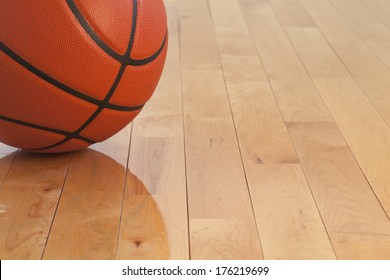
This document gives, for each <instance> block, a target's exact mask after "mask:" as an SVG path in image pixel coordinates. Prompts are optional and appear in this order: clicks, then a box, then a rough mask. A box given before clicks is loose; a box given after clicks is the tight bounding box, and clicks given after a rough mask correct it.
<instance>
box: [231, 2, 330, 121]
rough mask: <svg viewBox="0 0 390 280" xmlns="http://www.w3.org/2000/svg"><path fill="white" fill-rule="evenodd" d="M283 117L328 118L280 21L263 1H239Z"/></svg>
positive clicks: (304, 119) (311, 119)
mask: <svg viewBox="0 0 390 280" xmlns="http://www.w3.org/2000/svg"><path fill="white" fill-rule="evenodd" d="M239 3H240V6H241V9H242V11H243V13H244V18H245V22H246V23H247V25H248V28H249V31H250V33H251V36H252V38H253V41H254V44H255V46H256V49H257V51H258V53H259V56H260V58H261V60H262V62H263V65H264V70H265V72H266V74H267V76H268V78H269V81H270V83H271V87H272V89H273V92H274V95H275V97H276V100H277V102H278V104H279V107H280V110H281V113H282V115H283V118H284V120H285V121H328V120H330V119H331V118H330V115H329V113H328V111H327V109H326V107H325V106H324V105H323V103H322V100H321V98H320V96H319V95H318V93H317V91H316V90H315V87H314V86H313V84H312V82H311V81H310V79H309V78H308V76H307V74H306V72H305V69H304V67H303V66H302V64H301V63H300V60H299V58H298V57H297V56H296V52H295V50H294V49H293V48H292V47H291V44H290V43H289V41H288V39H287V38H286V36H285V34H284V32H283V30H282V29H281V28H280V24H279V23H278V22H277V21H275V20H273V19H272V17H273V16H274V15H273V13H272V8H271V7H270V6H269V4H268V3H267V2H265V1H248V0H240V1H239Z"/></svg>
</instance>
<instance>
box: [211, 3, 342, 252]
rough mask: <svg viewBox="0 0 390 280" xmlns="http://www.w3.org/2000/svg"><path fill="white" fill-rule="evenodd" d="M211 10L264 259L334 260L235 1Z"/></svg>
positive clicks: (215, 6)
mask: <svg viewBox="0 0 390 280" xmlns="http://www.w3.org/2000/svg"><path fill="white" fill-rule="evenodd" d="M210 7H211V11H212V15H213V20H214V26H215V31H216V36H217V41H218V45H219V49H220V53H221V61H222V65H223V73H224V77H225V82H226V86H227V90H228V95H229V100H230V103H231V107H232V111H233V117H234V122H235V126H236V131H237V136H238V139H239V143H240V147H241V153H242V158H243V160H244V167H245V172H246V176H247V180H248V186H249V189H250V192H251V199H252V202H253V207H254V210H255V217H256V221H257V224H258V231H259V233H260V239H261V243H262V248H263V251H264V257H265V258H267V259H319V258H321V259H334V258H335V255H334V252H333V249H332V246H331V244H330V241H329V239H328V236H327V234H326V231H325V228H324V225H323V224H322V221H321V217H320V215H319V213H318V210H317V208H316V205H315V202H314V200H313V197H312V195H311V193H310V189H309V186H308V185H307V183H306V181H305V177H304V175H303V171H302V168H301V166H300V165H299V164H298V163H299V161H298V157H297V155H296V153H295V149H294V147H293V145H292V143H291V140H290V136H289V134H288V132H287V129H286V126H285V123H284V121H283V118H282V115H281V113H280V111H279V107H278V104H277V102H276V100H275V97H274V95H273V93H272V91H271V88H270V86H269V83H268V79H267V76H266V74H265V72H264V69H263V67H262V64H261V61H260V60H259V57H258V56H257V55H256V52H254V51H252V50H255V47H254V45H253V41H252V39H251V37H250V34H249V32H248V29H247V27H246V25H245V21H244V19H243V15H242V13H241V12H240V7H239V6H238V4H237V2H236V1H234V0H212V1H210ZM235 38H239V46H240V47H239V48H241V46H247V47H246V48H242V49H241V52H239V53H237V47H231V46H230V45H229V44H226V42H229V40H234V39H235ZM232 46H234V44H232ZM296 108H298V107H296ZM297 113H298V112H295V115H296V114H297ZM301 115H305V112H303V113H302V114H301ZM294 163H295V164H294ZM302 201H303V203H302ZM280 205H283V207H280ZM219 222H221V221H219ZM221 227H222V226H221ZM210 238H212V237H210ZM292 240H293V242H291V241H292ZM313 244H315V246H316V249H315V250H313V248H312V246H313Z"/></svg>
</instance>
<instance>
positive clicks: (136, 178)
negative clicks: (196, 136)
mask: <svg viewBox="0 0 390 280" xmlns="http://www.w3.org/2000/svg"><path fill="white" fill-rule="evenodd" d="M184 166H185V164H184V146H183V139H182V138H142V137H136V138H132V144H131V150H130V162H129V170H130V171H131V172H129V173H128V176H127V180H126V192H125V197H124V202H123V204H124V205H123V213H122V220H121V230H120V235H119V243H118V253H117V258H118V259H169V258H171V259H188V258H189V246H188V222H187V203H186V188H185V170H184Z"/></svg>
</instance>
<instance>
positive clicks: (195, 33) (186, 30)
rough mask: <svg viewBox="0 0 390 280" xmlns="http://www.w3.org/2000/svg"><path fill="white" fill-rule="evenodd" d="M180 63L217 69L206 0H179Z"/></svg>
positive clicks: (191, 67) (204, 68)
mask: <svg viewBox="0 0 390 280" xmlns="http://www.w3.org/2000/svg"><path fill="white" fill-rule="evenodd" d="M178 7H179V19H180V20H179V22H180V25H179V26H180V49H181V50H187V51H183V52H181V53H180V57H181V65H182V67H185V68H187V69H194V70H210V69H219V68H220V61H219V57H218V50H217V46H216V44H215V34H214V32H213V29H212V23H211V18H210V12H209V9H208V3H207V1H206V0H198V1H193V0H186V1H179V5H178Z"/></svg>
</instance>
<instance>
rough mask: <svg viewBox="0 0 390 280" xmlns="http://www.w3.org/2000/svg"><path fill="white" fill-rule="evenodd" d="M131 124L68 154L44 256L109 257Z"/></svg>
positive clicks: (112, 255) (112, 254)
mask: <svg viewBox="0 0 390 280" xmlns="http://www.w3.org/2000/svg"><path fill="white" fill-rule="evenodd" d="M130 131H131V127H130V126H128V127H126V128H125V129H123V130H122V131H121V132H119V133H118V134H116V135H115V136H114V137H112V138H110V139H109V140H107V141H106V142H104V143H101V144H97V145H95V146H93V149H88V150H84V151H80V152H76V153H74V155H73V159H72V163H71V165H70V167H69V171H68V175H67V178H66V182H65V185H64V190H63V192H62V195H61V199H60V202H59V205H58V209H57V212H56V216H55V219H54V222H53V226H52V229H51V232H50V236H49V240H48V243H47V246H46V248H45V252H44V256H43V258H44V259H114V258H115V254H116V249H117V239H118V231H119V222H120V217H121V210H122V197H123V192H124V184H125V176H126V166H127V154H128V150H129V141H130Z"/></svg>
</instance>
